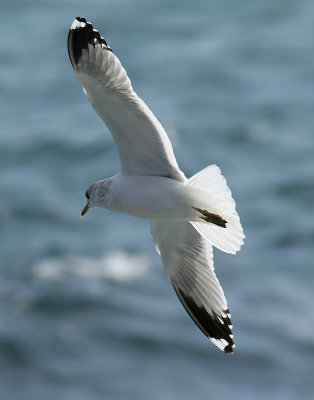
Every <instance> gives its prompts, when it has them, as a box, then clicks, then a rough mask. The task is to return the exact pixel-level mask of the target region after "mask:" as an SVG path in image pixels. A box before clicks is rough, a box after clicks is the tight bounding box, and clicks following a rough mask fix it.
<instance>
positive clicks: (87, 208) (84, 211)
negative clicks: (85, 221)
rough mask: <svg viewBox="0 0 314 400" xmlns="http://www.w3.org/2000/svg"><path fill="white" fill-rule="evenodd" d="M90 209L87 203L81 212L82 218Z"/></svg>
mask: <svg viewBox="0 0 314 400" xmlns="http://www.w3.org/2000/svg"><path fill="white" fill-rule="evenodd" d="M88 210H89V207H88V204H86V206H85V207H84V208H83V210H82V212H81V218H83V217H84V215H85V214H86V213H87V211H88Z"/></svg>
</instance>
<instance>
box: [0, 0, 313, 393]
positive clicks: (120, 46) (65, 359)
mask: <svg viewBox="0 0 314 400" xmlns="http://www.w3.org/2000/svg"><path fill="white" fill-rule="evenodd" d="M0 5H1V13H0V22H1V25H0V26H1V28H0V29H1V35H0V48H1V55H0V71H1V73H0V171H1V174H0V193H1V196H0V250H1V255H0V257H1V258H0V263H1V270H0V273H1V275H0V278H1V279H0V320H1V324H0V398H1V399H10V400H20V399H21V400H22V399H23V400H42V399H45V400H50V399H67V400H83V399H89V400H98V399H121V400H122V399H123V400H124V399H137V400H141V399H145V400H146V399H152V400H155V399H156V400H157V399H163V400H168V399H169V400H176V399H178V400H179V399H180V400H183V399H201V398H202V399H213V398H219V399H227V398H232V399H241V400H245V399H248V400H249V399H265V398H268V399H285V400H289V399H313V398H314V337H313V330H314V313H313V303H314V294H313V284H314V268H313V267H314V261H313V260H314V248H313V245H314V218H313V214H314V213H313V212H314V140H313V127H314V91H313V84H314V58H313V54H314V39H313V38H314V23H313V22H314V2H311V1H307V0H265V1H263V2H261V1H250V0H239V1H234V0H220V1H218V0H217V1H213V0H210V1H205V0H199V1H195V2H191V1H188V0H167V1H166V0H160V1H154V2H153V1H144V0H128V1H126V0H106V1H104V0H102V1H101V0H91V1H88V2H87V1H82V0H79V1H74V0H69V1H66V2H65V1H61V0H55V1H53V2H51V1H47V0H40V1H39V0H28V1H24V0H23V1H22V0H20V1H17V0H10V1H9V0H1V1H0ZM77 15H79V16H81V17H83V16H84V17H86V18H87V19H88V20H90V21H91V22H92V23H93V24H94V26H95V27H96V28H97V29H99V30H100V32H101V34H102V35H103V36H104V37H105V38H106V40H107V41H108V43H109V44H110V46H111V47H112V48H113V49H114V51H115V53H116V54H117V55H118V57H119V58H120V59H121V61H122V63H123V65H124V66H125V68H126V69H127V71H128V73H129V76H130V77H131V79H132V82H133V86H134V88H135V90H136V91H137V92H138V94H139V95H140V96H141V97H142V98H143V99H144V100H145V101H146V102H147V104H148V105H149V106H150V107H151V109H152V110H153V112H154V113H155V114H156V115H157V117H158V118H159V119H160V121H161V122H162V123H163V125H164V126H165V128H166V130H167V132H168V133H169V136H170V137H171V140H172V142H173V145H174V149H175V154H176V157H177V160H178V163H179V165H180V167H181V168H182V170H183V171H184V172H185V174H186V175H187V176H191V175H193V174H194V173H196V172H197V171H199V170H201V169H202V168H204V167H205V166H207V165H209V164H213V163H216V164H217V165H219V166H220V167H221V169H222V171H223V173H224V175H225V176H226V178H227V181H228V183H229V185H230V187H231V189H232V192H233V196H234V198H235V199H236V201H237V208H238V211H239V214H240V216H241V220H242V223H243V226H244V229H245V233H246V236H247V239H246V242H245V246H244V247H243V248H242V250H241V252H240V253H238V254H237V255H236V256H231V255H227V254H223V253H221V252H219V251H215V266H216V271H217V275H218V277H219V279H220V281H221V283H222V286H223V288H224V290H225V294H226V297H227V299H228V303H229V308H230V310H231V312H232V319H233V323H234V334H235V342H236V349H235V350H236V351H235V354H234V355H232V356H226V355H225V354H223V353H222V352H221V351H220V350H219V349H217V348H216V347H215V346H214V345H213V344H211V343H210V342H209V341H208V340H207V339H206V338H205V336H204V335H203V334H202V333H201V332H200V331H199V330H198V329H197V328H196V327H195V325H194V324H193V322H192V321H191V320H190V318H189V317H188V316H187V314H186V312H185V311H184V310H183V308H182V306H181V304H180V303H179V301H178V299H177V298H176V295H175V293H174V291H173V290H172V287H171V285H170V284H169V282H168V281H167V278H166V276H165V273H164V271H163V269H162V266H161V261H160V258H159V256H158V255H157V254H156V253H155V249H154V246H153V243H152V239H151V236H150V231H149V225H148V223H147V222H146V221H141V220H137V219H134V218H131V217H128V216H126V215H119V214H113V213H110V212H108V211H104V210H101V209H94V210H92V211H90V212H89V213H88V215H87V217H86V218H84V219H83V220H81V219H80V218H79V215H80V211H81V209H82V207H83V206H84V204H85V197H84V192H85V189H86V188H87V186H88V185H89V184H90V183H91V182H93V181H95V180H97V179H101V178H103V177H109V176H111V175H113V174H115V173H116V172H117V171H118V170H119V168H120V166H119V158H118V154H117V151H116V148H115V146H114V144H113V141H112V138H111V136H110V134H109V133H108V132H107V130H106V128H105V127H104V125H103V124H102V122H101V120H100V119H99V118H98V117H97V116H96V114H95V113H94V111H93V110H92V108H91V107H90V105H89V103H88V101H87V99H86V98H85V97H84V95H83V92H82V89H81V87H80V85H79V84H78V83H77V82H76V80H75V78H74V74H73V71H72V67H71V64H70V62H69V59H68V55H67V50H66V39H67V33H68V29H69V27H70V26H71V23H72V21H73V19H74V17H76V16H77Z"/></svg>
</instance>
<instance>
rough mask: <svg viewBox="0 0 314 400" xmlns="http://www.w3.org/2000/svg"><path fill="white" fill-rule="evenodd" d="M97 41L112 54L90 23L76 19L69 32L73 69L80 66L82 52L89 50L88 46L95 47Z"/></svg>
mask: <svg viewBox="0 0 314 400" xmlns="http://www.w3.org/2000/svg"><path fill="white" fill-rule="evenodd" d="M95 40H96V42H98V43H99V44H101V45H103V46H104V47H105V49H106V50H108V51H111V52H112V49H111V48H110V47H109V46H108V44H107V42H106V41H105V39H104V38H103V37H102V36H100V34H99V32H98V31H97V30H96V29H93V25H92V24H91V23H90V22H87V21H86V19H85V18H81V17H76V18H75V19H74V21H73V23H72V25H71V28H70V30H69V34H68V42H67V45H68V53H69V57H70V61H71V64H72V66H73V68H75V66H76V65H77V64H78V62H79V60H80V58H81V56H82V50H83V49H86V50H88V45H91V46H95Z"/></svg>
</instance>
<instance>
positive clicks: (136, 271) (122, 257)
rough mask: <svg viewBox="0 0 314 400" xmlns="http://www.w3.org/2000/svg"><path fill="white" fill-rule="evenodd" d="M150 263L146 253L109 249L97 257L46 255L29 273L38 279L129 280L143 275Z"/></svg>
mask: <svg viewBox="0 0 314 400" xmlns="http://www.w3.org/2000/svg"><path fill="white" fill-rule="evenodd" d="M149 267H150V262H149V260H148V258H147V257H145V256H144V255H141V254H128V253H126V252H123V251H121V250H113V251H111V252H110V253H106V254H104V255H103V256H102V257H100V258H91V257H73V256H70V257H69V256H68V257H62V258H46V259H43V260H40V261H39V262H37V263H36V264H35V265H34V266H33V268H32V272H33V276H34V277H35V279H37V280H40V281H55V280H66V279H68V278H69V277H73V276H76V277H79V278H84V279H91V280H98V279H110V280H114V281H119V282H121V281H130V280H133V279H137V278H139V277H141V276H143V275H144V274H145V273H146V272H147V270H148V269H149Z"/></svg>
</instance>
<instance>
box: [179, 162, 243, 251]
mask: <svg viewBox="0 0 314 400" xmlns="http://www.w3.org/2000/svg"><path fill="white" fill-rule="evenodd" d="M186 184H187V186H191V187H193V189H194V191H195V194H196V197H195V198H197V204H196V205H195V207H196V208H200V209H202V210H206V211H208V212H209V213H215V214H218V215H219V216H220V217H222V218H223V219H224V220H225V221H226V227H225V228H224V227H222V226H218V225H215V224H213V223H210V222H206V221H204V220H203V219H202V214H200V215H199V220H197V221H191V224H192V225H193V226H194V228H195V229H196V230H197V231H198V232H199V233H200V234H201V235H202V236H203V237H204V238H205V239H207V240H208V241H209V242H210V243H212V244H213V245H214V246H216V247H218V248H219V249H220V250H222V251H225V252H226V253H233V254H234V253H236V252H237V251H238V250H240V248H241V246H242V244H243V238H244V237H245V236H244V234H243V229H242V226H241V223H240V218H239V216H238V214H237V212H236V208H235V206H236V204H235V201H234V200H233V198H232V195H231V190H230V189H229V188H228V186H227V182H226V179H225V178H224V177H223V175H222V174H221V171H220V168H218V167H217V165H210V166H209V167H207V168H205V169H203V170H202V171H200V172H198V173H197V174H195V175H194V176H192V178H190V179H189V180H188V181H187V183H186Z"/></svg>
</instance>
